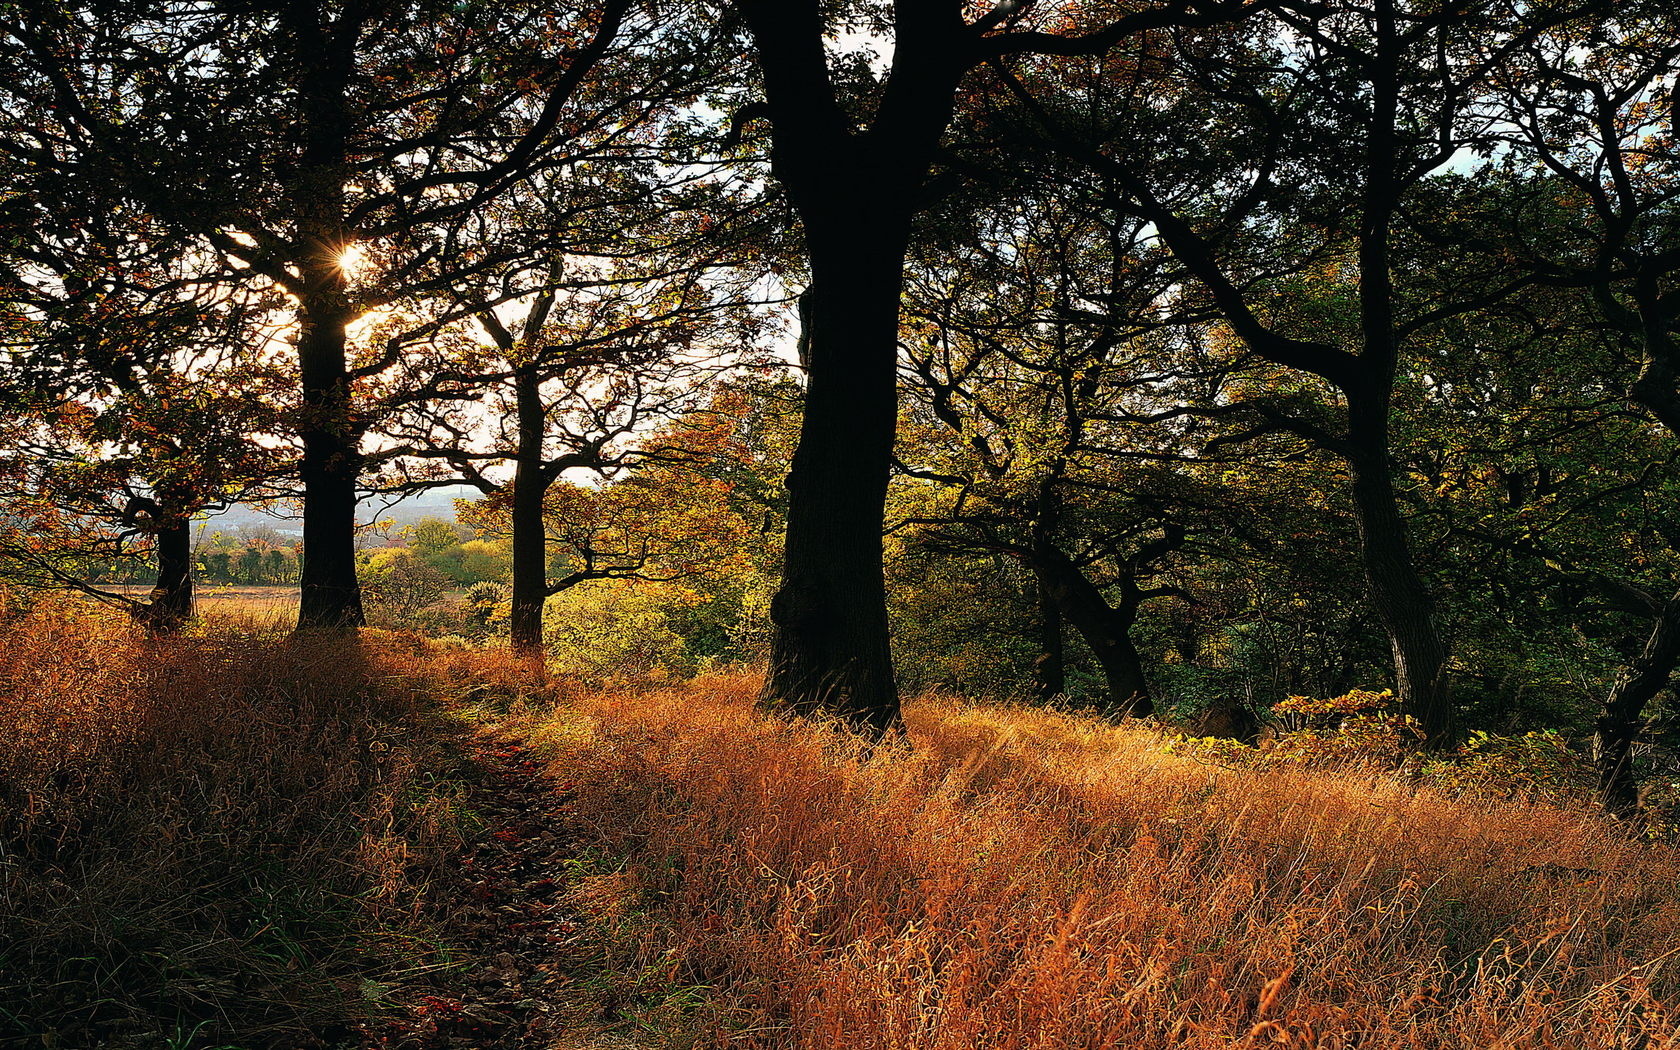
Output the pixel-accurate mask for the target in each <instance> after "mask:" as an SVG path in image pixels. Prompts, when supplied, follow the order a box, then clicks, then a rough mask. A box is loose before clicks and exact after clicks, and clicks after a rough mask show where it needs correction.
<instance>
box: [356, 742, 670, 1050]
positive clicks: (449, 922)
mask: <svg viewBox="0 0 1680 1050" xmlns="http://www.w3.org/2000/svg"><path fill="white" fill-rule="evenodd" d="M462 743H463V755H462V757H463V759H464V760H465V762H466V764H467V765H468V767H469V768H470V769H471V770H473V772H474V773H475V774H476V775H475V776H472V777H471V778H470V779H469V784H470V787H469V789H468V793H467V797H466V799H465V804H466V806H467V807H468V808H469V809H470V810H471V811H472V812H473V813H475V814H476V815H477V816H478V817H479V818H480V819H481V820H482V821H483V822H484V825H485V827H484V829H483V831H482V832H481V833H480V834H479V835H477V836H476V837H475V839H474V840H473V841H471V842H469V843H468V844H467V846H466V848H465V849H464V850H463V852H462V854H461V856H460V858H459V863H458V871H459V875H458V878H457V879H456V880H455V881H451V882H446V883H445V884H444V885H442V886H440V887H438V888H437V889H436V890H435V891H434V892H433V893H432V894H431V896H432V899H431V901H430V902H429V903H430V905H431V907H432V908H433V909H434V910H435V914H436V917H437V919H438V921H439V922H440V925H441V926H442V927H443V929H444V931H445V936H446V937H447V938H448V941H449V943H450V944H451V946H452V947H453V948H454V949H455V950H457V951H458V952H459V953H460V954H461V956H462V957H463V958H464V959H465V960H466V962H467V965H466V966H465V967H464V968H463V969H461V970H458V971H452V972H450V973H449V974H448V976H447V979H445V980H443V981H440V982H438V983H437V985H436V987H435V988H434V989H433V990H432V991H431V992H430V993H420V994H412V995H409V996H408V997H406V1000H405V1005H406V1010H405V1013H404V1016H402V1017H401V1018H400V1019H398V1020H397V1021H395V1022H392V1023H389V1024H386V1025H384V1026H382V1027H379V1028H376V1029H372V1030H370V1031H368V1032H366V1033H365V1036H364V1040H363V1042H362V1043H361V1047H362V1048H363V1050H465V1048H472V1050H637V1048H638V1047H639V1044H638V1043H637V1042H636V1041H634V1040H633V1039H630V1038H627V1037H626V1036H624V1035H623V1034H621V1033H618V1032H615V1031H614V1030H613V1026H612V1024H611V1022H612V1021H613V1020H614V1018H615V1017H616V1014H617V1009H616V1007H617V1003H616V1001H615V995H614V993H613V992H612V988H611V983H610V982H603V981H602V980H600V977H601V975H602V974H603V972H604V970H605V967H606V961H605V960H604V959H603V958H602V956H601V952H600V949H599V947H598V946H593V945H591V944H590V943H589V935H588V929H587V927H586V926H585V924H584V923H583V922H581V921H580V919H579V917H578V916H577V915H576V914H575V912H573V911H572V910H571V909H570V908H569V907H568V905H567V903H566V896H567V889H568V886H569V880H570V879H571V878H574V877H575V873H576V871H577V865H576V864H575V860H576V858H577V857H578V855H579V836H578V834H577V829H576V824H575V821H574V820H573V819H572V818H571V816H570V814H569V813H568V798H567V789H568V788H569V786H570V785H568V784H565V783H563V782H558V781H556V780H555V779H554V778H552V777H550V776H548V775H547V774H546V773H545V772H544V770H543V766H542V763H541V762H540V761H538V760H537V758H536V757H535V756H534V755H533V754H532V753H531V751H530V750H529V749H528V748H526V747H525V745H524V744H523V743H522V742H520V741H519V740H517V739H515V738H512V737H509V736H506V735H504V734H498V733H495V732H494V731H491V730H481V731H479V732H477V733H474V734H472V735H470V736H468V737H466V738H465V739H464V740H463V742H462Z"/></svg>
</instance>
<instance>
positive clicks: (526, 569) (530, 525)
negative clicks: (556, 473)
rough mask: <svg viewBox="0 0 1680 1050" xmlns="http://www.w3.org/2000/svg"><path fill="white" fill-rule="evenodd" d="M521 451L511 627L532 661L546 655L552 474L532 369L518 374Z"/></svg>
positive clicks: (515, 508)
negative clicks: (546, 516)
mask: <svg viewBox="0 0 1680 1050" xmlns="http://www.w3.org/2000/svg"><path fill="white" fill-rule="evenodd" d="M513 382H514V411H515V414H516V416H517V425H518V447H517V450H516V452H515V454H514V472H513V598H512V608H511V611H510V622H509V627H510V629H511V631H512V635H513V647H514V649H515V650H517V651H518V652H521V653H524V654H525V655H527V656H531V655H537V654H540V653H541V652H542V645H543V622H542V617H543V605H544V604H545V602H546V601H547V600H548V529H547V527H546V525H545V524H544V522H543V497H544V496H545V495H546V494H547V491H548V483H549V480H550V474H549V472H548V470H547V469H546V468H545V466H544V464H543V436H544V414H543V405H542V391H541V389H540V386H539V383H538V379H537V376H536V373H535V371H534V370H533V369H531V368H528V367H524V368H520V369H518V370H517V371H516V372H515V373H514V378H513Z"/></svg>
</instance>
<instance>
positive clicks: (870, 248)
mask: <svg viewBox="0 0 1680 1050" xmlns="http://www.w3.org/2000/svg"><path fill="white" fill-rule="evenodd" d="M851 203H852V202H849V201H843V200H837V201H835V202H834V206H835V208H836V209H837V210H847V205H848V204H851ZM860 203H861V202H860ZM863 206H865V207H867V206H869V205H868V204H864V205H863ZM883 239H886V240H887V243H885V244H882V243H880V242H881V240H883ZM812 240H813V242H816V241H817V240H818V239H817V238H812ZM820 243H821V245H822V246H821V247H820V248H819V247H818V243H813V244H812V251H811V272H812V282H811V287H810V290H809V291H808V292H807V293H806V299H807V303H808V310H807V312H808V315H809V317H810V330H809V332H808V333H807V335H808V337H809V338H808V347H809V355H810V373H809V382H808V384H807V387H806V394H805V415H804V419H803V422H802V424H801V427H800V434H799V448H798V451H797V452H795V454H794V457H793V465H792V469H791V471H790V472H789V474H788V480H787V484H788V530H787V551H786V561H785V566H784V570H783V578H782V585H781V588H780V589H779V590H778V591H777V593H776V596H775V599H774V600H773V601H772V603H771V607H770V616H771V620H772V622H773V623H774V625H775V629H776V630H775V639H774V641H773V643H772V646H771V656H770V674H769V677H768V679H767V681H766V682H765V689H764V701H765V703H766V704H767V705H768V706H770V707H773V708H776V709H779V710H783V711H788V712H791V713H794V714H801V715H811V714H817V713H828V714H832V715H836V716H838V717H840V718H841V719H843V720H845V721H847V722H849V723H851V724H852V725H854V726H856V727H857V728H861V729H867V730H873V731H887V730H890V729H892V728H894V727H895V726H896V725H897V723H898V687H897V684H896V683H895V682H894V680H893V666H892V653H891V649H890V646H889V642H888V631H887V611H886V584H885V580H884V577H883V573H882V568H881V520H882V516H883V513H884V511H885V506H886V495H887V478H888V470H889V465H890V461H891V454H892V445H893V438H894V435H895V433H896V429H897V391H896V381H897V372H896V367H895V366H896V360H897V346H898V342H897V334H898V299H899V288H900V282H901V274H902V268H903V243H904V236H903V231H902V230H901V231H898V232H897V234H896V235H894V234H892V233H883V234H881V235H880V236H872V235H871V233H870V232H868V231H862V232H859V233H858V235H857V236H856V237H855V238H851V239H847V238H833V239H829V240H825V241H822V242H820Z"/></svg>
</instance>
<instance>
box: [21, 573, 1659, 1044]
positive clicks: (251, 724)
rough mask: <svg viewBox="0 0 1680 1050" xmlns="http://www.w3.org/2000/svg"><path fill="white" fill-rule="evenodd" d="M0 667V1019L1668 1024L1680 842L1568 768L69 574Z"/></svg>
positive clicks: (1241, 1035)
mask: <svg viewBox="0 0 1680 1050" xmlns="http://www.w3.org/2000/svg"><path fill="white" fill-rule="evenodd" d="M0 683H3V686H0V688H3V689H4V694H5V696H4V699H5V703H4V706H3V707H0V712H3V714H0V719H3V721H4V726H3V729H4V732H3V734H0V740H4V741H5V743H4V745H3V746H0V784H4V785H5V787H4V794H3V795H0V805H3V806H4V810H3V813H0V836H3V838H0V857H3V858H4V864H5V875H4V883H3V885H4V896H3V897H0V905H3V909H4V910H3V913H0V931H3V936H0V945H3V946H4V947H3V948H0V952H3V956H0V974H3V975H4V976H3V977H0V985H3V989H0V992H3V994H0V998H3V999H4V1001H5V1002H6V1003H7V1004H8V1006H7V1012H6V1013H5V1014H0V1033H4V1037H3V1038H4V1044H3V1045H8V1046H19V1047H22V1046H60V1047H69V1046H75V1047H89V1048H91V1047H100V1046H110V1047H130V1046H133V1047H139V1046H161V1045H168V1046H171V1047H178V1048H183V1050H184V1048H188V1047H203V1048H210V1047H228V1046H237V1047H267V1046H293V1047H295V1046H317V1047H362V1046H365V1047H374V1046H380V1047H399V1046H401V1047H439V1048H441V1047H463V1046H474V1047H504V1046H505V1047H516V1046H521V1047H522V1046H531V1047H535V1046H553V1045H601V1046H605V1045H624V1044H623V1043H622V1042H620V1043H612V1042H601V1041H599V1040H607V1039H610V1038H615V1037H616V1038H619V1039H623V1038H625V1037H630V1038H632V1039H633V1040H634V1043H635V1045H641V1046H731V1047H765V1048H769V1047H813V1048H815V1047H836V1046H843V1047H849V1048H872V1047H929V1048H947V1047H948V1048H959V1047H976V1046H987V1047H1010V1048H1014V1047H1021V1048H1025V1047H1046V1048H1048V1047H1080V1048H1084V1047H1110V1046H1112V1047H1133V1046H1139V1047H1156V1046H1159V1047H1167V1046H1174V1047H1182V1046H1189V1047H1214V1046H1219V1047H1229V1046H1297V1047H1352V1046H1358V1047H1363V1048H1371V1047H1385V1048H1386V1047H1408V1048H1411V1047H1443V1048H1445V1047H1465V1046H1477V1047H1512V1048H1516V1047H1546V1046H1557V1047H1572V1048H1573V1047H1602V1048H1612V1047H1615V1048H1622V1047H1629V1048H1631V1047H1636V1046H1637V1047H1644V1048H1653V1050H1654V1048H1658V1047H1673V1046H1676V1045H1680V1042H1677V1035H1676V1029H1675V1020H1674V1019H1675V1017H1676V1013H1675V1010H1676V1008H1677V1007H1680V980H1677V978H1676V974H1675V972H1674V969H1673V955H1674V952H1675V949H1674V945H1675V944H1677V943H1680V878H1677V876H1676V872H1677V871H1680V864H1677V861H1680V856H1677V855H1676V851H1675V850H1674V848H1673V847H1671V846H1666V845H1660V844H1650V843H1641V842H1640V841H1637V840H1636V839H1635V838H1634V837H1631V836H1630V835H1629V834H1628V832H1627V830H1625V829H1624V828H1623V827H1622V826H1620V825H1616V824H1613V823H1611V822H1608V821H1606V820H1605V819H1604V818H1602V817H1600V816H1596V815H1594V814H1592V813H1590V812H1588V811H1586V810H1585V809H1574V808H1569V807H1567V806H1558V805H1550V804H1547V803H1545V802H1543V801H1539V800H1524V799H1521V798H1505V799H1499V798H1494V797H1491V796H1490V795H1488V794H1487V793H1486V792H1485V791H1484V792H1483V793H1482V794H1481V795H1480V796H1479V797H1477V798H1470V797H1459V798H1454V797H1449V796H1448V795H1446V794H1443V793H1441V792H1439V791H1437V790H1436V789H1435V788H1432V787H1430V786H1428V785H1426V784H1419V783H1416V782H1414V781H1412V780H1408V779H1407V778H1406V777H1402V776H1400V775H1397V774H1395V773H1392V772H1385V771H1382V770H1379V769H1374V768H1364V769H1361V768H1356V767H1350V766H1345V765H1344V766H1335V767H1325V766H1321V767H1311V766H1292V767H1280V768H1277V769H1272V770H1269V771H1260V770H1247V771H1245V770H1238V769H1230V768H1225V767H1222V766H1217V765H1212V764H1209V763H1208V762H1207V761H1206V760H1205V759H1204V760H1198V759H1197V758H1194V757H1189V756H1187V755H1183V754H1174V753H1172V749H1171V747H1170V746H1169V745H1168V741H1167V738H1166V737H1164V736H1163V735H1162V734H1160V733H1159V732H1158V731H1154V730H1150V729H1147V728H1129V727H1126V726H1115V725H1111V724H1108V723H1104V722H1102V721H1100V720H1096V719H1093V718H1090V717H1083V716H1070V715H1065V714H1058V713H1054V712H1048V711H1043V710H1035V709H1027V708H1019V707H1010V706H987V705H975V704H970V703H967V702H964V701H961V700H959V699H955V698H944V697H924V698H922V699H920V700H917V701H915V702H913V703H911V704H910V705H908V707H907V712H906V716H907V722H908V740H906V741H903V742H899V743H887V744H883V745H880V746H878V747H876V748H875V749H873V751H871V752H868V753H865V752H864V751H863V750H861V749H860V745H858V744H857V743H856V742H854V741H852V740H851V739H850V738H847V737H844V736H840V735H836V734H834V733H833V732H832V731H830V730H827V729H823V728H819V727H815V726H811V725H802V724H790V723H784V722H779V721H765V720H763V719H761V718H760V717H758V716H757V715H755V714H754V713H753V710H752V705H751V697H752V696H753V695H754V693H755V691H756V689H757V686H758V683H757V680H756V679H755V678H753V677H752V676H750V675H723V676H711V677H702V678H700V679H697V680H695V681H693V682H691V683H686V684H667V685H662V686H643V687H641V688H630V687H622V688H615V689H612V690H607V691H600V690H593V691H592V690H586V689H583V688H582V687H581V686H578V685H576V684H573V683H568V682H567V681H565V680H560V679H550V680H548V681H546V682H541V683H539V682H537V681H535V680H533V679H532V678H530V676H529V672H528V671H527V670H526V669H525V668H523V667H522V666H521V665H519V664H518V663H516V662H515V661H512V660H511V659H510V658H509V657H508V656H507V654H506V653H505V651H499V650H471V649H463V648H461V647H459V646H444V645H439V644H437V643H430V642H426V641H423V640H420V639H418V638H416V637H413V636H404V635H397V634H384V633H378V632H374V633H371V634H369V635H368V636H366V637H364V638H363V639H362V640H361V642H360V643H354V642H351V641H348V640H339V641H334V642H330V643H329V642H323V641H322V640H321V639H319V638H313V639H312V638H308V637H306V636H286V635H281V634H278V633H270V634H254V635H253V634H241V633H238V632H236V631H232V630H229V629H226V628H208V629H204V630H202V631H201V632H199V633H195V634H192V635H188V636H186V637H182V638H178V639H174V640H146V639H144V638H143V637H141V636H139V635H137V634H135V633H133V632H132V631H131V630H129V629H128V628H127V627H126V626H124V625H123V624H121V623H120V622H118V621H114V620H112V619H109V618H108V617H105V616H104V615H102V614H90V613H89V612H88V611H87V610H86V608H85V607H83V606H73V605H63V606H52V605H48V606H44V607H42V608H41V609H39V610H37V611H36V612H35V613H33V614H31V615H30V616H29V617H28V618H27V619H24V620H22V621H19V622H15V623H14V624H13V625H12V629H10V630H8V631H7V632H6V634H5V635H4V641H3V642H0ZM615 1033H616V1035H615ZM563 1038H565V1039H572V1040H574V1041H573V1042H571V1043H565V1042H561V1041H560V1040H562V1039H563ZM589 1040H597V1041H596V1042H593V1043H592V1042H590V1041H589Z"/></svg>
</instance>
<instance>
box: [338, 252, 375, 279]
mask: <svg viewBox="0 0 1680 1050" xmlns="http://www.w3.org/2000/svg"><path fill="white" fill-rule="evenodd" d="M367 263H368V257H367V250H366V249H365V248H363V247H362V246H361V245H359V244H352V245H350V246H349V247H348V248H346V249H344V250H343V251H341V252H339V253H338V268H339V269H340V270H342V271H343V272H344V276H346V277H348V278H350V279H351V280H355V279H356V278H357V277H359V276H361V273H362V271H363V270H364V269H366V268H367Z"/></svg>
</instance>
